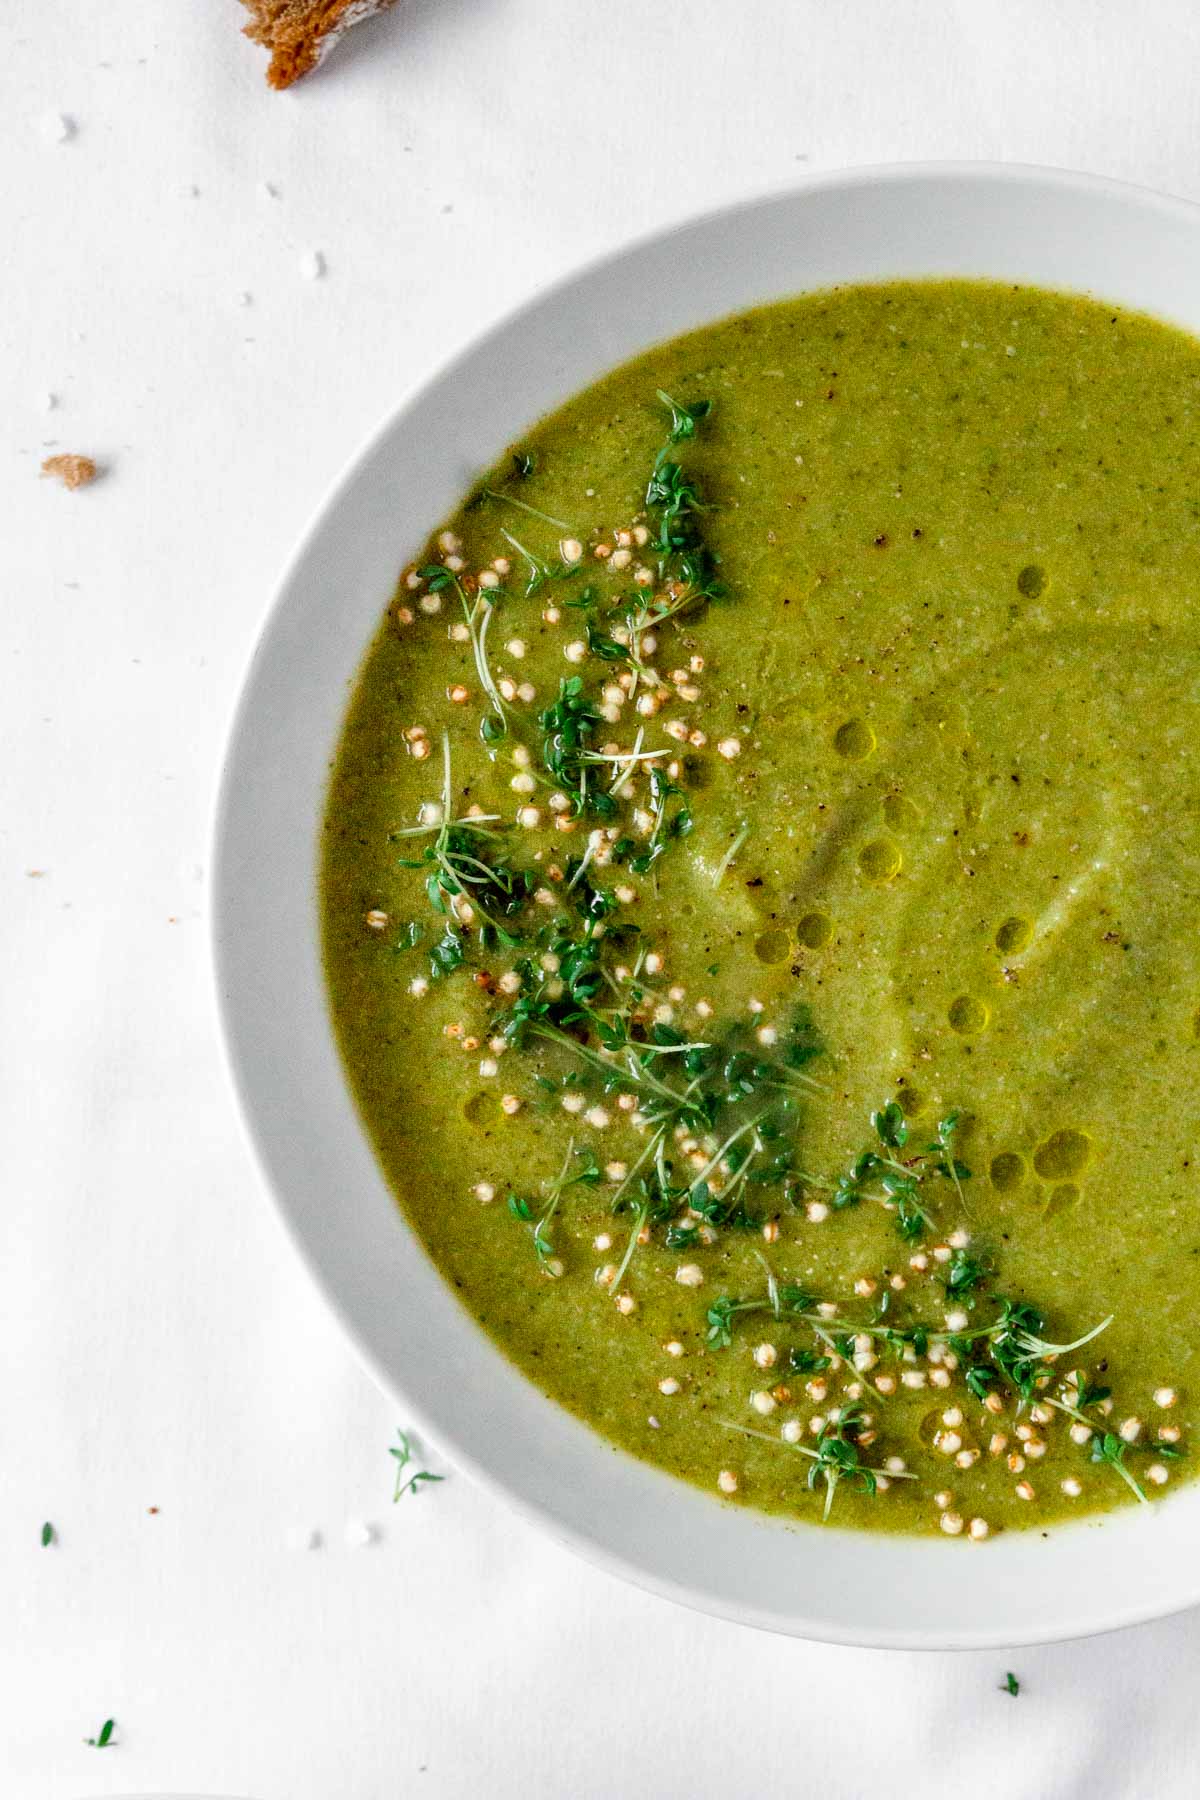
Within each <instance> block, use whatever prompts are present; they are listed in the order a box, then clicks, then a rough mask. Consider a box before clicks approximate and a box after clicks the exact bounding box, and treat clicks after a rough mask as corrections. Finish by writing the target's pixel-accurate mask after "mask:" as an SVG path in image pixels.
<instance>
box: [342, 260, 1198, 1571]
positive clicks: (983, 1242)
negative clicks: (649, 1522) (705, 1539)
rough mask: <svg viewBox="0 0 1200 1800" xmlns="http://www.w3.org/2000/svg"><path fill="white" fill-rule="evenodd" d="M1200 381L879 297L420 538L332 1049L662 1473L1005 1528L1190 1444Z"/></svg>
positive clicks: (360, 688)
mask: <svg viewBox="0 0 1200 1800" xmlns="http://www.w3.org/2000/svg"><path fill="white" fill-rule="evenodd" d="M1198 399H1200V343H1198V342H1197V341H1196V340H1194V339H1192V338H1191V337H1189V336H1187V335H1185V334H1184V333H1182V332H1179V331H1176V330H1173V329H1171V328H1169V327H1167V326H1164V325H1161V324H1158V323H1156V322H1154V321H1152V320H1150V319H1147V318H1144V317H1140V316H1137V315H1132V314H1129V313H1124V312H1121V311H1117V310H1115V309H1113V308H1111V307H1104V306H1100V305H1097V304H1095V303H1093V302H1091V301H1086V300H1081V299H1078V298H1074V297H1068V296H1065V295H1058V294H1052V293H1045V292H1040V291H1037V290H1032V289H1025V288H1013V287H1004V286H999V285H995V284H990V283H982V282H980V283H974V282H971V283H968V282H904V283H894V284H890V285H884V286H873V287H850V288H844V289H839V290H836V291H833V292H829V293H822V294H817V295H812V296H808V297H805V298H802V299H798V300H793V301H788V302H785V303H782V304H779V305H774V306H769V307H765V308H762V309H760V310H758V311H756V312H752V313H748V314H745V315H743V316H740V317H736V318H733V319H729V320H726V321H724V322H723V323H721V324H718V325H714V326H710V327H707V328H705V329H703V330H700V331H696V332H692V333H690V334H689V335H688V336H686V337H683V338H680V339H678V340H676V341H675V342H673V343H670V344H667V345H664V346H662V347H661V348H659V349H656V350H654V351H651V352H650V353H648V354H647V355H645V356H643V357H640V358H639V359H638V360H636V361H635V362H632V363H629V364H627V365H625V366H624V367H622V368H620V369H618V370H617V371H615V372H614V373H613V374H611V375H609V376H607V377H606V378H605V379H604V380H603V381H601V382H598V383H597V384H596V385H595V386H594V387H592V388H590V389H588V390H587V392H585V393H583V394H581V395H579V396H578V397H577V398H576V399H574V400H572V401H570V402H569V403H568V404H567V405H566V406H564V407H562V408H561V409H560V410H559V411H558V412H556V413H555V414H553V415H552V416H551V417H550V418H549V419H547V420H545V421H544V422H543V423H542V424H541V425H540V426H539V427H538V428H537V429H536V430H535V431H532V432H531V433H529V434H528V436H527V437H526V438H524V439H522V441H521V442H520V444H518V445H517V446H515V447H514V449H513V451H512V452H511V453H510V454H509V455H508V456H506V457H505V458H504V460H503V461H502V462H501V463H500V464H499V465H498V466H497V467H496V468H495V469H493V470H492V471H491V473H490V474H489V475H488V476H487V477H486V479H485V480H484V481H483V482H481V484H480V485H479V486H478V487H477V488H476V489H475V491H474V492H473V493H472V494H470V495H469V496H468V497H467V499H466V500H465V502H464V504H463V506H462V508H461V509H460V511H459V512H458V513H457V514H456V515H455V517H454V518H452V519H451V520H450V521H449V522H448V523H447V524H446V525H445V527H444V528H443V529H441V530H440V531H438V532H437V533H436V534H435V536H434V537H433V539H432V540H431V542H430V544H429V546H428V548H427V549H426V551H425V553H424V555H423V557H422V558H421V559H420V560H419V561H417V562H416V563H414V564H412V565H410V566H409V567H408V568H407V569H405V570H404V572H403V574H402V575H401V578H400V582H399V586H398V588H397V592H396V596H395V598H394V600H393V602H392V604H391V606H390V607H389V608H388V611H387V615H386V618H385V619H384V621H383V624H382V625H381V627H380V630H379V634H378V636H377V638H376V640H375V642H374V644H373V645H372V647H371V649H370V651H369V653H368V656H367V658H366V661H365V663H364V665H363V668H362V672H361V675H360V677H359V680H358V684H357V687H356V689H355V692H354V695H353V700H352V704H351V707H350V712H349V716H348V718H347V722H346V727H345V732H344V736H343V739H342V743H341V746H340V749H339V751H338V756H337V761H336V764H335V767H334V771H333V778H332V783H331V787H330V793H329V805H328V814H327V818H326V825H325V845H324V870H323V892H322V901H323V915H324V931H325V954H326V965H327V970H328V979H329V989H330V995H331V1004H332V1009H333V1015H334V1019H335V1024H336V1029H337V1034H338V1038H339V1041H340V1044H341V1048H342V1052H343V1055H344V1058H345V1063H346V1068H347V1071H348V1075H349V1078H350V1081H351V1084H352V1086H353V1089H354V1092H355V1095H356V1097H357V1100H358V1104H359V1106H360V1108H361V1111H362V1115H363V1118H364V1120H365V1123H366V1126H367V1129H368V1131H369V1132H370V1135H371V1138H372V1140H373V1142H374V1145H375V1148H376V1151H377V1153H378V1155H379V1158H380V1161H381V1163H382V1165H383V1167H384V1169H385V1171H386V1174H387V1176H388V1179H389V1181H390V1182H391V1184H392V1185H393V1187H394V1189H395V1192H396V1194H397V1196H398V1198H399V1200H400V1203H401V1205H402V1206H403V1208H404V1211H405V1213H406V1215H407V1217H408V1219H409V1220H410V1222H411V1223H412V1225H413V1226H414V1228H415V1229H416V1231H417V1232H418V1233H419V1235H420V1237H421V1239H422V1241H423V1242H424V1244H425V1245H426V1247H427V1249H428V1251H429V1253H430V1255H431V1256H432V1257H433V1259H434V1260H435V1262H436V1263H437V1265H438V1267H439V1268H440V1269H441V1270H442V1272H443V1274H444V1275H445V1277H446V1279H447V1280H448V1281H450V1282H451V1283H453V1285H454V1287H455V1289H456V1291H457V1292H458V1294H459V1296H460V1297H461V1299H462V1300H463V1302H464V1303H465V1305H466V1306H468V1307H469V1308H470V1310H471V1311H472V1313H473V1314H474V1315H475V1316H476V1317H477V1318H478V1319H479V1321H480V1323H481V1324H482V1325H483V1326H484V1328H485V1329H486V1330H487V1331H488V1332H489V1333H490V1335H491V1336H492V1337H493V1339H494V1340H495V1341H496V1342H497V1343H498V1344H499V1345H500V1346H501V1347H502V1349H503V1350H504V1351H505V1352H506V1353H507V1355H508V1356H509V1357H511V1359H512V1360H513V1361H514V1362H515V1363H516V1364H517V1365H518V1366H519V1367H520V1368H521V1369H522V1370H523V1371H524V1372H525V1373H526V1375H527V1376H528V1377H529V1378H530V1379H531V1380H532V1381H534V1382H536V1384H537V1385H538V1386H539V1387H540V1388H541V1389H542V1390H543V1392H545V1393H546V1394H547V1395H549V1396H550V1397H552V1398H553V1399H554V1400H557V1401H558V1402H559V1403H560V1404H562V1405H564V1406H567V1407H569V1408H570V1409H571V1410H572V1411H573V1412H575V1413H577V1414H578V1415H579V1416H580V1417H582V1418H584V1419H586V1420H587V1421H589V1422H590V1423H591V1424H592V1425H593V1426H594V1427H595V1428H596V1429H597V1430H598V1431H600V1432H602V1433H603V1434H604V1435H605V1436H606V1437H608V1438H609V1439H611V1440H612V1441H613V1442H615V1443H617V1444H619V1445H621V1446H623V1447H624V1448H625V1449H627V1450H629V1451H631V1452H632V1453H633V1454H634V1455H636V1456H639V1457H643V1458H645V1459H647V1460H649V1461H651V1462H654V1463H656V1464H658V1465H659V1466H660V1467H662V1468H664V1469H667V1470H669V1471H671V1472H672V1473H673V1474H676V1475H679V1476H681V1477H684V1478H685V1479H687V1480H690V1481H693V1482H696V1483H698V1484H699V1485H701V1486H703V1487H705V1488H707V1489H709V1490H711V1491H713V1492H715V1493H720V1494H724V1495H728V1496H731V1497H732V1498H734V1499H735V1500H737V1501H738V1502H741V1503H744V1504H747V1505H750V1506H756V1507H761V1508H766V1509H768V1510H770V1511H775V1512H783V1513H787V1514H790V1515H793V1516H798V1517H802V1518H811V1519H814V1520H820V1519H822V1518H824V1517H829V1518H832V1519H834V1520H836V1521H837V1522H838V1523H840V1524H844V1525H852V1526H859V1527H862V1528H865V1529H871V1530H893V1531H895V1530H899V1531H918V1532H929V1531H932V1532H939V1531H940V1532H944V1533H946V1534H947V1535H949V1536H960V1535H961V1536H963V1537H965V1538H968V1539H976V1540H978V1539H982V1538H986V1537H988V1536H989V1535H992V1534H994V1533H995V1532H997V1531H998V1530H1000V1529H1002V1528H1013V1527H1020V1526H1029V1525H1034V1526H1042V1525H1045V1524H1046V1523H1047V1522H1049V1521H1053V1520H1058V1519H1062V1518H1066V1517H1074V1516H1078V1515H1080V1514H1083V1513H1087V1512H1089V1511H1098V1510H1100V1509H1103V1508H1108V1507H1111V1506H1115V1505H1119V1504H1121V1503H1125V1502H1127V1503H1130V1504H1133V1503H1136V1502H1137V1501H1146V1500H1150V1499H1153V1498H1154V1497H1155V1496H1156V1495H1158V1494H1160V1493H1161V1492H1162V1491H1163V1490H1164V1489H1165V1488H1169V1486H1171V1485H1173V1484H1174V1483H1175V1482H1177V1481H1179V1480H1180V1479H1183V1478H1184V1477H1185V1476H1186V1475H1187V1473H1188V1472H1189V1464H1188V1462H1187V1461H1186V1444H1187V1430H1186V1425H1187V1421H1188V1418H1189V1414H1190V1401H1191V1392H1192V1381H1193V1371H1194V1364H1195V1360H1196V1348H1195V1334H1194V1332H1193V1331H1192V1329H1191V1326H1192V1321H1193V1319H1194V1317H1195V1316H1196V1314H1197V1312H1198V1311H1200V1200H1198V1187H1197V1176H1196V1171H1195V1168H1194V1167H1193V1163H1194V1140H1195V1135H1196V1127H1195V1102H1194V1089H1195V1083H1196V1075H1197V1071H1198V1069H1200V931H1198V930H1197V924H1198V920H1197V912H1198V906H1200V900H1198V897H1200V789H1198V787H1197V781H1196V749H1195V746H1196V744H1197V702H1198V700H1200V656H1198V654H1197V642H1198V638H1197V626H1196V622H1195V621H1196V594H1197V589H1198V588H1200V449H1198V447H1197V424H1198V420H1200V412H1198V410H1197V409H1198ZM396 1305H397V1307H398V1308H402V1307H403V1305H404V1296H403V1294H400V1293H398V1294H397V1296H396Z"/></svg>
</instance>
